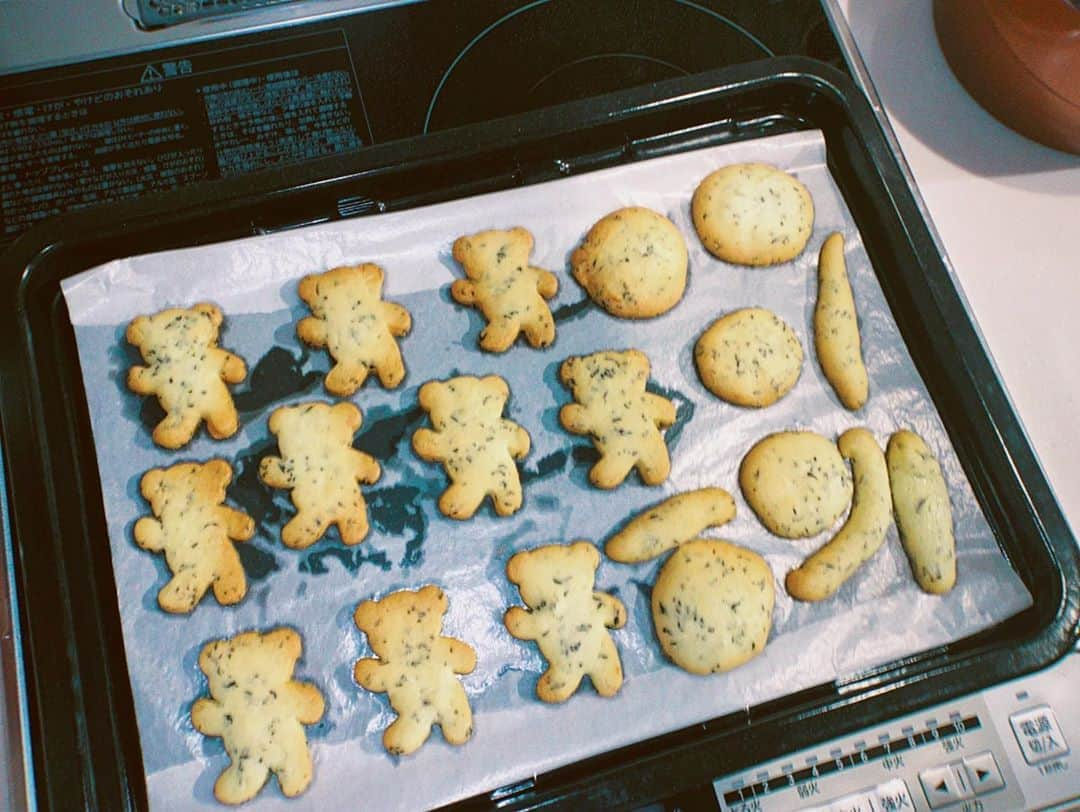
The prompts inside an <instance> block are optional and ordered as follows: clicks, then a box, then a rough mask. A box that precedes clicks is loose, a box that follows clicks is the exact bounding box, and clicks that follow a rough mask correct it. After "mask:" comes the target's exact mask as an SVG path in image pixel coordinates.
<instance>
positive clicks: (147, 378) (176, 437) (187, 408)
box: [126, 303, 247, 449]
mask: <svg viewBox="0 0 1080 812" xmlns="http://www.w3.org/2000/svg"><path fill="white" fill-rule="evenodd" d="M222 319H223V317H222V314H221V310H219V309H218V308H217V306H215V305H212V304H205V303H204V304H197V305H195V306H194V307H192V308H189V309H186V310H185V309H182V308H173V309H170V310H162V311H161V312H160V313H155V314H154V315H152V316H139V317H138V318H136V319H135V320H134V321H132V322H131V324H129V325H128V328H127V334H126V335H127V340H128V343H129V344H133V345H135V346H136V347H138V348H139V352H140V353H141V354H142V358H143V360H144V361H145V362H146V364H147V365H146V366H144V367H143V366H133V367H132V368H131V369H129V370H128V377H127V385H128V388H129V389H130V390H131V391H132V392H135V393H136V394H139V395H155V396H156V397H157V399H158V403H160V404H161V408H162V409H164V410H165V417H164V419H163V420H162V421H161V422H160V423H158V424H157V426H155V427H154V434H153V437H154V442H155V443H157V444H158V445H159V446H161V447H162V448H170V449H176V448H180V446H182V445H184V444H185V443H187V442H188V441H189V440H190V439H191V438H192V436H194V434H195V430H196V429H198V428H199V423H200V422H202V421H203V420H205V421H206V430H207V431H208V432H209V433H210V436H211V437H213V438H214V439H215V440H223V439H225V438H226V437H231V436H232V435H234V434H236V430H237V429H238V428H239V425H240V424H239V421H238V419H237V415H236V407H235V406H234V405H233V399H232V395H231V394H230V393H229V390H228V388H226V386H225V384H226V383H234V384H235V383H240V382H241V381H242V380H244V378H245V377H247V367H246V366H245V365H244V360H243V359H242V358H240V357H239V356H237V355H233V354H232V353H231V352H228V351H227V350H223V349H221V348H220V347H219V346H218V345H217V341H218V331H219V328H220V327H221V322H222Z"/></svg>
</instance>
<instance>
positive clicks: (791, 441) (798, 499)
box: [739, 431, 852, 539]
mask: <svg viewBox="0 0 1080 812" xmlns="http://www.w3.org/2000/svg"><path fill="white" fill-rule="evenodd" d="M739 487H740V488H741V489H742V492H743V496H745V497H746V501H747V503H748V504H749V505H750V507H751V509H752V510H753V511H754V513H756V514H757V517H758V518H759V519H761V522H762V524H764V525H765V526H766V527H767V528H768V529H769V530H770V531H771V532H773V533H775V534H776V535H778V536H782V537H784V538H788V539H799V538H809V537H810V536H816V535H817V534H818V533H820V532H822V531H823V530H826V529H828V528H829V527H831V526H832V525H833V523H834V522H835V521H836V520H837V519H839V518H840V516H842V515H843V513H844V511H845V510H846V509H847V506H848V505H849V504H850V503H851V492H852V485H851V473H850V472H849V471H848V468H847V466H846V465H845V464H844V459H843V457H841V456H840V452H839V451H838V450H837V448H836V444H835V443H833V442H831V441H830V440H827V439H825V438H824V437H822V436H821V435H820V434H815V433H814V432H812V431H782V432H778V433H776V434H770V435H769V436H768V437H766V438H764V439H763V440H760V441H758V443H757V444H756V445H755V446H754V447H753V448H751V449H750V451H749V452H748V453H747V455H746V456H745V457H743V461H742V465H741V466H740V467H739Z"/></svg>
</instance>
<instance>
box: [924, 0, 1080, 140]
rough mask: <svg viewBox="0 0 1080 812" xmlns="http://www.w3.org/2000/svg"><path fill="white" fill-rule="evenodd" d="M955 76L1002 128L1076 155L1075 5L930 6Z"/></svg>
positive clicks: (1079, 135) (1056, 1) (1078, 46)
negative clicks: (1002, 125) (1010, 129)
mask: <svg viewBox="0 0 1080 812" xmlns="http://www.w3.org/2000/svg"><path fill="white" fill-rule="evenodd" d="M934 26H935V28H936V29H937V37H938V42H940V43H941V50H942V51H943V52H944V53H945V58H946V59H947V60H948V62H949V66H950V67H951V68H952V70H953V73H955V74H956V77H957V78H958V79H959V80H960V82H961V83H962V84H963V85H964V87H966V88H967V90H968V92H969V93H970V94H971V95H972V96H973V97H974V98H975V100H976V101H977V102H979V104H981V105H982V106H983V107H985V108H986V109H987V110H989V111H990V112H991V113H992V114H993V115H994V116H996V117H997V118H998V119H1000V120H1001V121H1002V122H1003V123H1004V124H1006V125H1008V126H1009V127H1012V128H1013V129H1014V130H1016V131H1017V132H1019V133H1022V134H1023V135H1026V136H1028V137H1029V138H1033V139H1034V140H1036V141H1040V142H1042V143H1043V144H1046V145H1047V146H1051V147H1056V148H1057V149H1061V150H1065V151H1067V152H1074V153H1077V154H1080V2H1077V1H1076V0H934Z"/></svg>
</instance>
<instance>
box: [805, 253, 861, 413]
mask: <svg viewBox="0 0 1080 812" xmlns="http://www.w3.org/2000/svg"><path fill="white" fill-rule="evenodd" d="M814 348H815V349H816V350H817V356H818V362H819V363H820V364H821V371H822V372H824V373H825V378H826V380H828V382H829V384H830V385H831V386H832V388H833V389H834V390H835V392H836V396H837V397H838V398H840V402H841V403H843V404H844V408H846V409H850V410H852V411H854V410H855V409H859V408H861V407H862V405H863V404H864V403H866V398H867V397H868V395H869V393H870V380H869V378H867V375H866V366H865V365H864V364H863V358H862V341H861V339H860V338H859V320H858V316H857V315H856V313H855V297H854V296H853V295H852V293H851V283H850V282H849V281H848V275H847V266H846V265H845V263H844V235H843V234H841V233H840V232H835V233H833V234H830V235H829V237H828V239H826V240H825V242H824V244H823V245H822V246H821V254H820V256H819V258H818V299H817V305H816V307H815V308H814Z"/></svg>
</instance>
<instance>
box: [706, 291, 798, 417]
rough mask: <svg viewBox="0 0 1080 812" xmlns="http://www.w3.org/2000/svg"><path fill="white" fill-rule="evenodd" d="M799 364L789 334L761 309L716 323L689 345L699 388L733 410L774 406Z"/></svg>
mask: <svg viewBox="0 0 1080 812" xmlns="http://www.w3.org/2000/svg"><path fill="white" fill-rule="evenodd" d="M802 362H803V351H802V345H801V344H800V343H799V337H798V336H797V335H795V331H794V330H792V329H791V327H790V326H788V323H787V322H785V321H784V320H783V319H781V318H780V317H779V316H777V315H776V314H775V313H773V312H772V311H770V310H765V309H764V308H762V307H748V308H744V309H743V310H736V311H735V312H733V313H728V314H727V315H726V316H723V317H722V318H719V319H717V320H716V321H714V322H713V323H712V324H711V325H710V326H709V329H707V330H706V331H705V332H704V333H702V334H701V338H699V339H698V341H697V344H695V345H694V364H695V366H696V367H697V371H698V376H699V377H700V378H701V382H702V383H703V384H705V388H706V389H708V390H709V391H710V392H712V393H713V394H714V395H716V396H717V397H718V398H720V399H722V400H726V401H727V402H728V403H734V404H735V405H736V406H754V407H758V408H760V407H762V406H769V405H771V404H773V403H776V401H778V400H780V398H782V397H783V396H784V395H786V394H787V393H788V392H790V391H791V389H792V387H793V386H795V383H796V382H797V381H798V380H799V373H800V372H801V371H802Z"/></svg>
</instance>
